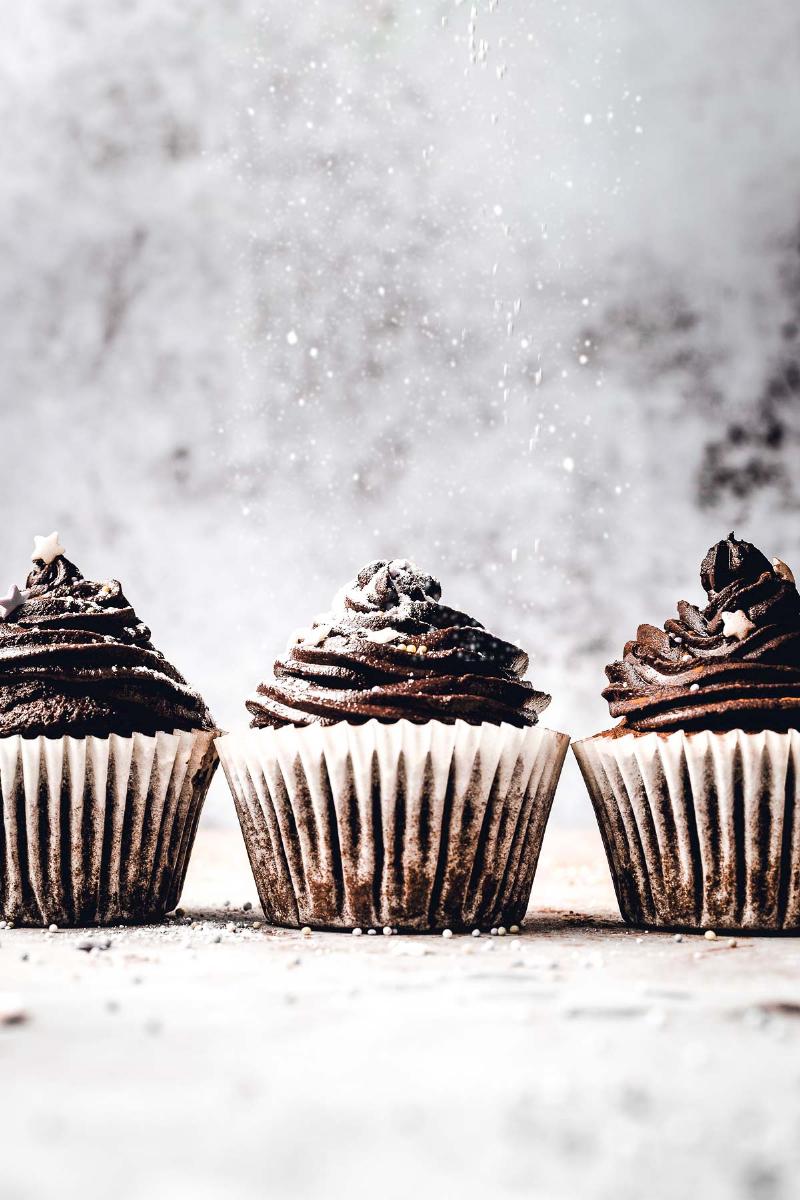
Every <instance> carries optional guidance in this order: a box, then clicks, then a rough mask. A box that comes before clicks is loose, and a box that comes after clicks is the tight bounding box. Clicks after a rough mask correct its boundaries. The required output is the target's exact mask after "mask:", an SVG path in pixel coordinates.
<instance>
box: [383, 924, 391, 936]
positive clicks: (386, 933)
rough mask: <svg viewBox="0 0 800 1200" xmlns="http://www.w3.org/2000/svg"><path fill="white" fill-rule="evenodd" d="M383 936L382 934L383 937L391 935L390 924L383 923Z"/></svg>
mask: <svg viewBox="0 0 800 1200" xmlns="http://www.w3.org/2000/svg"><path fill="white" fill-rule="evenodd" d="M383 936H384V937H391V936H392V927H391V925H384V927H383Z"/></svg>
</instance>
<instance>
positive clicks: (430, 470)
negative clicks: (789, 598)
mask: <svg viewBox="0 0 800 1200" xmlns="http://www.w3.org/2000/svg"><path fill="white" fill-rule="evenodd" d="M798 44H800V10H798V8H797V6H796V5H792V4H787V3H786V2H785V0H762V2H761V3H760V4H758V5H755V4H752V3H751V2H750V0H705V3H704V4H702V5H698V4H696V3H691V2H690V0H674V2H673V3H671V4H668V5H667V4H664V3H662V2H660V0H642V2H641V3H639V4H635V5H633V4H627V3H622V2H621V0H609V2H607V3H605V4H603V5H601V6H600V7H599V11H588V10H587V9H586V6H584V5H582V4H579V3H576V2H573V3H567V4H564V3H560V2H559V3H556V2H555V0H543V2H542V3H538V4H536V5H531V4H530V3H528V2H527V0H500V2H496V0H480V2H479V3H476V4H474V5H472V6H471V5H470V4H469V3H452V2H451V3H443V2H430V3H427V4H425V5H419V6H413V5H408V4H401V3H399V0H395V2H393V3H390V2H388V0H373V2H370V3H367V2H364V0H347V2H345V0H340V2H338V3H336V4H331V3H325V2H324V0H305V2H304V3H303V4H282V5H278V4H255V3H245V2H244V0H220V2H218V3H216V4H208V3H204V2H201V0H104V3H102V4H97V3H91V2H90V0H49V2H48V3H47V4H17V5H11V4H8V5H4V6H3V11H2V13H1V14H0V118H1V120H2V130H3V137H2V142H1V143H0V251H1V253H2V270H0V361H2V373H1V374H0V397H1V399H2V448H3V455H2V470H3V476H4V479H3V484H4V486H3V498H4V513H5V520H4V521H3V523H2V527H1V528H0V562H2V564H3V570H4V571H5V576H7V577H8V579H9V580H11V579H12V578H16V579H17V580H19V581H20V582H21V580H22V577H23V576H24V573H25V571H26V561H27V557H28V554H29V550H30V543H31V539H32V535H33V533H34V532H48V531H49V530H50V529H52V528H58V529H59V530H60V532H61V534H62V540H63V541H64V542H65V543H66V545H67V547H68V549H69V551H70V553H71V555H72V556H73V557H74V559H75V560H76V561H77V562H78V564H79V565H80V566H81V567H82V569H83V570H84V572H85V573H87V574H89V575H92V576H95V577H98V576H99V577H104V576H108V575H111V576H116V577H119V578H121V579H122V580H123V582H124V584H125V588H126V591H127V592H128V594H129V595H130V597H131V598H132V600H133V601H134V603H135V604H136V606H137V608H138V609H139V611H140V613H141V615H142V616H143V617H144V619H145V620H146V621H147V622H148V623H149V624H150V625H151V626H152V628H153V630H154V637H155V640H156V643H157V644H158V645H159V646H161V647H162V648H163V649H164V650H165V651H166V652H167V653H168V654H169V655H170V656H171V657H172V658H173V659H174V661H176V662H177V663H178V665H179V666H180V667H181V668H182V669H183V670H184V671H185V673H186V674H187V675H188V676H189V677H190V679H192V680H193V681H194V682H196V683H197V684H198V685H199V686H200V687H201V688H202V689H203V690H204V691H205V693H206V695H207V696H208V697H209V698H210V700H211V701H212V703H213V707H214V709H215V711H216V714H217V717H218V720H219V721H220V722H221V723H222V724H223V725H226V726H230V725H233V724H235V723H237V722H240V721H241V720H242V718H243V709H242V706H241V698H242V697H243V695H244V694H245V692H246V691H247V690H248V689H249V687H250V686H251V685H252V684H253V683H254V682H255V681H256V680H257V679H258V678H259V677H261V676H263V675H264V673H265V672H266V671H267V670H268V669H269V666H270V663H271V660H272V658H273V656H274V653H275V652H276V650H278V649H279V648H281V646H282V645H283V641H284V638H285V635H286V633H287V632H288V631H289V630H290V629H293V628H294V627H295V626H297V625H298V624H300V623H302V622H303V621H305V620H306V619H307V618H308V617H309V616H310V615H311V614H312V613H314V612H315V611H317V610H319V609H321V608H323V607H324V606H325V604H326V602H327V600H328V598H329V596H330V594H331V593H332V592H333V591H334V590H335V589H336V588H337V587H338V585H339V584H340V583H341V582H342V581H343V580H344V578H346V577H347V576H348V575H350V574H352V573H353V572H354V570H355V569H356V568H357V567H358V566H359V565H360V564H361V563H362V562H364V561H365V560H368V559H370V558H372V557H382V556H385V555H409V556H413V557H415V558H416V559H417V560H418V562H419V563H420V564H421V565H424V566H425V567H427V568H428V569H429V570H431V571H433V572H434V573H439V574H440V575H441V577H442V579H443V581H444V588H445V591H444V595H445V599H446V600H450V601H451V602H452V603H454V604H456V605H459V606H463V607H466V608H468V609H469V610H470V611H472V612H474V613H475V614H476V615H477V616H479V617H481V618H482V619H484V620H485V622H486V623H487V624H489V625H490V626H491V627H493V628H496V629H497V630H498V632H500V633H502V634H504V635H505V636H508V637H510V638H513V639H518V640H519V641H520V642H521V643H522V644H524V645H526V646H527V647H529V648H530V649H531V651H532V655H533V663H532V675H533V678H534V679H535V681H536V683H537V685H539V686H542V687H545V688H547V689H549V690H551V691H552V692H553V695H554V701H553V705H552V708H551V716H550V721H551V723H552V724H554V725H555V726H557V727H560V728H565V729H569V730H571V731H573V732H575V733H587V732H590V731H592V730H593V729H597V728H601V727H603V726H604V725H606V724H607V723H608V717H607V712H606V709H605V705H604V704H603V702H602V701H601V699H600V697H599V691H600V688H601V686H602V684H603V670H602V668H603V665H604V664H605V663H606V662H607V661H608V660H609V658H610V657H612V656H615V655H616V654H617V653H618V651H619V650H620V648H621V646H622V644H623V642H624V641H625V640H626V638H627V637H628V636H629V635H631V634H632V633H633V631H634V629H635V626H636V624H637V623H638V622H639V621H640V620H655V621H657V622H659V623H660V622H661V621H663V619H664V618H665V617H666V616H667V615H669V613H670V612H671V611H672V610H673V608H674V603H675V601H676V600H677V599H678V597H679V596H683V595H685V596H687V597H689V598H697V596H698V588H699V585H698V579H697V572H698V565H699V561H700V558H701V557H702V554H703V552H704V551H705V549H706V548H707V546H708V545H709V544H710V543H711V542H712V541H714V540H716V538H717V537H719V536H721V535H723V534H725V533H727V532H728V531H729V530H730V529H731V528H733V527H735V529H736V531H737V533H739V534H740V535H742V536H749V537H751V538H753V539H754V540H757V541H759V542H761V543H763V548H764V549H765V550H766V551H767V552H768V553H770V554H778V555H780V556H781V557H782V558H785V559H787V560H788V561H789V562H792V561H794V563H795V565H797V564H798V562H800V528H799V527H798V522H797V501H798V491H800V485H798V475H797V461H798V460H797V452H798V442H799V441H800V409H799V408H798V398H799V397H800V390H798V388H799V385H798V358H800V337H799V336H798V326H799V325H800V255H799V254H798V250H799V249H800V69H799V68H800V63H799V62H798V57H799V55H798ZM0 582H2V583H5V582H6V579H5V577H3V578H2V579H1V580H0ZM571 778H572V782H573V784H575V777H574V775H573V776H571ZM211 808H212V816H213V814H214V812H216V814H217V815H218V816H223V815H224V814H226V813H227V812H228V811H229V807H228V806H227V805H226V800H225V793H224V788H223V789H221V790H219V789H218V790H217V792H216V796H215V800H214V803H213V804H212V806H211ZM557 810H558V811H559V812H560V814H561V816H562V817H566V818H569V816H570V815H572V816H573V817H577V818H578V819H588V804H587V802H586V801H585V798H584V797H583V796H582V794H581V792H580V790H579V788H578V786H577V785H576V786H574V787H573V788H570V787H569V786H567V788H566V789H565V790H564V792H563V793H562V795H561V798H560V803H559V804H558V805H557Z"/></svg>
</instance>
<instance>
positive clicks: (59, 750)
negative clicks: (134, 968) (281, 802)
mask: <svg viewBox="0 0 800 1200" xmlns="http://www.w3.org/2000/svg"><path fill="white" fill-rule="evenodd" d="M214 736H215V734H214V733H213V732H204V731H193V732H184V731H176V732H175V733H174V734H172V733H157V734H156V735H155V736H153V737H149V736H146V735H145V734H140V733H135V734H133V735H132V736H131V737H121V736H119V735H117V734H112V735H111V736H110V737H108V738H100V737H87V738H72V737H63V738H47V737H37V738H23V737H20V736H15V737H8V738H0V805H1V806H2V811H1V814H0V815H1V816H2V825H1V826H0V910H1V911H2V914H3V917H4V918H5V919H6V920H8V921H12V922H13V923H14V924H17V925H48V924H51V923H55V924H57V925H77V926H80V925H111V924H117V923H126V922H142V921H153V920H159V919H160V918H161V917H163V915H164V913H165V912H169V910H170V909H171V908H174V907H175V905H176V904H177V902H178V898H179V896H180V892H181V888H182V887H183V881H184V878H185V876H186V868H187V866H188V862H189V854H190V851H191V848H192V844H193V842H194V837H195V833H196V831H197V823H198V820H199V818H200V812H201V809H202V807H203V801H204V800H205V796H206V793H207V791H208V786H209V783H210V782H211V777H212V775H213V774H214V769H215V767H216V761H217V756H216V751H215V750H214V744H213V743H214Z"/></svg>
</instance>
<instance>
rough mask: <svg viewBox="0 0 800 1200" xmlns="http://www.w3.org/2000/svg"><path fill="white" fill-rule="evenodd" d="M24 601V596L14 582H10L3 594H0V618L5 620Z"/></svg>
mask: <svg viewBox="0 0 800 1200" xmlns="http://www.w3.org/2000/svg"><path fill="white" fill-rule="evenodd" d="M24 603H25V597H24V596H23V594H22V592H21V591H20V590H19V588H18V587H17V585H16V584H15V583H12V584H11V587H10V588H9V589H8V592H7V594H6V595H5V596H0V620H3V621H5V619H6V618H7V617H10V616H11V614H12V613H13V612H16V611H17V609H18V608H19V607H20V606H21V605H22V604H24Z"/></svg>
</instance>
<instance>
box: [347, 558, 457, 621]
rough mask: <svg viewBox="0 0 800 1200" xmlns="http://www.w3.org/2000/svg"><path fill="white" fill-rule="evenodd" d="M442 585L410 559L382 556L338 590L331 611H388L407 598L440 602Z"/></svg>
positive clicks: (408, 601) (409, 599)
mask: <svg viewBox="0 0 800 1200" xmlns="http://www.w3.org/2000/svg"><path fill="white" fill-rule="evenodd" d="M441 595H442V587H441V584H440V583H439V582H438V580H436V579H434V578H433V576H432V575H423V574H422V572H421V571H418V570H417V568H416V567H415V566H414V564H413V563H412V562H411V561H410V560H409V559H407V558H390V559H382V558H378V559H376V560H375V561H374V562H371V563H367V565H366V567H363V568H362V569H361V570H360V571H359V572H358V574H357V575H356V577H355V579H354V580H353V581H352V583H347V584H345V586H344V587H343V588H342V589H341V590H340V591H339V592H337V593H336V595H335V596H334V598H333V603H332V605H331V611H332V612H335V613H340V614H346V613H347V611H348V609H350V610H352V611H354V612H377V611H378V610H383V611H384V612H385V611H387V610H388V609H390V608H396V607H398V606H400V605H402V603H403V601H404V600H405V601H406V602H407V603H410V602H411V601H412V600H418V601H425V600H433V601H437V600H439V599H440V597H441Z"/></svg>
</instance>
